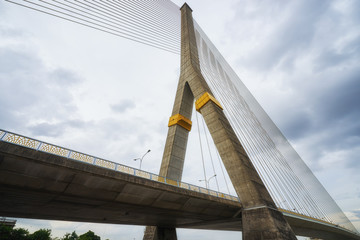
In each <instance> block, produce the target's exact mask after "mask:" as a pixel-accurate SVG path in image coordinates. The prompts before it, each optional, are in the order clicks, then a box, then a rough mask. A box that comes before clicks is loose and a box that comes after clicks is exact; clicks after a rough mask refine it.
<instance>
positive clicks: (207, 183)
mask: <svg viewBox="0 0 360 240" xmlns="http://www.w3.org/2000/svg"><path fill="white" fill-rule="evenodd" d="M214 177H216V174H214V176H211V177H210V178H209V179H208V180H206V178H205V179H202V180H199V182H205V186H206V188H209V182H210V180H211V179H212V178H214Z"/></svg>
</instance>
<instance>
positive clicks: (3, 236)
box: [0, 224, 109, 240]
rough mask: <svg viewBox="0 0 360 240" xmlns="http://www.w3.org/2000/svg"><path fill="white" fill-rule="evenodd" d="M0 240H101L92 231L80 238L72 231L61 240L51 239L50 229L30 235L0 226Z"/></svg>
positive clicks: (19, 230)
mask: <svg viewBox="0 0 360 240" xmlns="http://www.w3.org/2000/svg"><path fill="white" fill-rule="evenodd" d="M0 240H101V238H100V237H99V236H97V235H96V234H95V233H94V232H92V231H88V232H87V233H84V234H82V235H80V236H78V235H77V234H76V232H75V231H73V232H72V233H71V234H70V233H66V234H65V235H64V236H63V237H62V238H51V230H50V229H40V230H38V231H36V232H34V233H32V234H30V233H29V231H28V230H26V229H24V228H16V229H14V228H12V227H9V226H5V225H3V224H0ZM106 240H109V239H106Z"/></svg>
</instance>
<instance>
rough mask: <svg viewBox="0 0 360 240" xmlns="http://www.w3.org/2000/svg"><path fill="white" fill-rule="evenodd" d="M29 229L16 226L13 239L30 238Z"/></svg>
mask: <svg viewBox="0 0 360 240" xmlns="http://www.w3.org/2000/svg"><path fill="white" fill-rule="evenodd" d="M29 239H30V236H29V231H28V230H26V229H24V228H16V229H13V230H12V233H11V240H29Z"/></svg>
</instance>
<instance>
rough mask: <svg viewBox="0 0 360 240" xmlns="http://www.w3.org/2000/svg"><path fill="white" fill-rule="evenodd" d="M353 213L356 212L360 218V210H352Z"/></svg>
mask: <svg viewBox="0 0 360 240" xmlns="http://www.w3.org/2000/svg"><path fill="white" fill-rule="evenodd" d="M352 213H354V214H355V216H356V217H358V218H360V210H355V211H352Z"/></svg>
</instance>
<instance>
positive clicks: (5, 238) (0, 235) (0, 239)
mask: <svg viewBox="0 0 360 240" xmlns="http://www.w3.org/2000/svg"><path fill="white" fill-rule="evenodd" d="M11 231H12V228H11V227H9V226H5V225H4V224H0V240H10V237H11Z"/></svg>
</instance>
